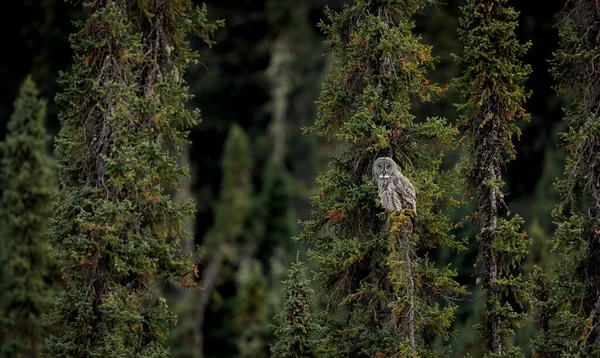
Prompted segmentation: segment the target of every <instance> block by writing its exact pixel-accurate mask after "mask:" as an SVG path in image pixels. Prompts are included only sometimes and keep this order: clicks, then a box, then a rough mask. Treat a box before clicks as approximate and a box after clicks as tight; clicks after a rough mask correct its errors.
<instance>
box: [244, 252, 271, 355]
mask: <svg viewBox="0 0 600 358" xmlns="http://www.w3.org/2000/svg"><path fill="white" fill-rule="evenodd" d="M237 274H238V277H237V279H238V282H237V283H238V294H237V297H236V298H237V300H238V301H239V304H238V310H237V314H236V320H237V322H236V323H237V326H238V327H240V331H241V332H240V336H239V338H238V356H239V357H240V358H267V357H269V350H268V345H267V344H266V341H265V338H267V334H268V330H269V327H268V326H267V325H266V324H265V322H267V317H266V313H267V308H268V305H267V303H268V302H267V299H268V296H267V295H268V289H269V286H268V284H269V282H268V280H267V277H266V276H265V274H264V273H263V269H262V266H261V264H260V262H259V261H258V260H256V259H254V258H249V257H247V258H245V259H243V260H242V262H241V263H240V267H239V269H238V272H237Z"/></svg>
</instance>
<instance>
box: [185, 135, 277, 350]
mask: <svg viewBox="0 0 600 358" xmlns="http://www.w3.org/2000/svg"><path fill="white" fill-rule="evenodd" d="M250 148H251V147H250V141H249V139H248V136H247V134H246V132H245V131H244V130H243V129H242V128H241V127H240V126H238V125H236V124H234V125H232V126H231V128H230V129H229V134H228V136H227V139H226V140H225V145H224V150H223V157H222V160H221V168H222V173H223V176H222V179H221V190H220V194H219V201H218V202H217V204H216V205H215V218H214V223H213V226H212V227H211V228H210V229H209V230H208V232H207V233H206V235H205V238H204V245H205V246H206V257H205V258H204V259H203V261H205V262H206V266H205V267H204V269H203V270H202V282H201V285H202V292H201V295H200V300H199V303H198V308H197V309H198V310H199V315H198V321H197V323H196V324H198V325H200V326H203V332H204V337H203V338H202V339H203V340H204V341H207V342H215V341H217V342H226V343H227V346H228V350H229V351H233V352H237V346H236V345H237V344H238V343H239V339H238V338H239V336H240V335H241V334H242V332H243V330H244V329H246V328H247V327H246V326H244V325H242V322H238V321H237V320H236V319H234V317H238V315H239V314H242V313H241V311H240V310H242V309H243V308H242V307H243V306H244V304H245V302H242V301H240V300H239V299H238V297H237V295H239V294H241V293H242V291H243V290H244V288H245V286H244V284H240V279H239V277H236V276H238V275H239V274H241V273H239V272H238V270H240V265H241V264H242V262H243V260H244V259H247V256H248V252H247V251H249V248H248V246H250V245H251V244H252V240H251V238H252V234H253V231H254V229H253V228H252V225H253V221H252V220H251V218H252V208H253V203H254V193H253V188H252V173H253V169H254V165H253V160H252V155H251V150H250ZM238 256H239V257H240V258H238ZM236 280H237V281H238V282H236ZM241 281H244V280H241ZM236 283H237V285H236ZM219 286H220V287H219ZM232 286H233V287H232ZM229 290H233V293H232V292H230V291H229ZM245 296H246V298H252V297H253V296H252V295H250V294H246V295H245ZM209 302H210V303H212V304H211V305H210V307H209ZM254 303H256V302H254ZM248 304H249V303H248ZM260 309H262V307H260ZM213 310H216V311H217V314H218V315H219V316H221V317H223V320H222V322H219V323H216V322H210V321H208V320H206V318H205V317H206V316H207V315H208V314H209V313H210V312H209V311H213ZM246 313H247V312H243V314H246ZM253 318H256V317H255V316H254V317H253ZM209 324H210V326H209ZM209 327H213V328H212V329H211V328H209ZM214 327H218V329H216V328H214ZM211 345H214V343H213V344H211ZM264 346H265V348H264V349H265V350H266V344H265V345H264ZM208 348H209V347H208V345H206V346H204V347H202V348H201V350H202V354H205V355H206V356H210V352H209V351H208ZM221 352H223V351H221ZM221 354H223V353H221Z"/></svg>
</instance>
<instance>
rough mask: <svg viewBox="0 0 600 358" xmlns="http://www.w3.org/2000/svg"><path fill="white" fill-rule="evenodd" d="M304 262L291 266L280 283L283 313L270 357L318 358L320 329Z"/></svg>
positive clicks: (278, 316) (279, 316)
mask: <svg viewBox="0 0 600 358" xmlns="http://www.w3.org/2000/svg"><path fill="white" fill-rule="evenodd" d="M304 271H305V267H304V263H303V262H301V261H297V260H296V262H295V263H292V267H291V269H290V270H289V271H288V277H287V279H286V280H285V281H283V292H284V304H283V311H281V313H279V314H278V315H277V316H276V318H277V319H278V320H280V322H281V323H280V325H279V326H278V327H277V328H276V329H275V336H276V337H277V343H275V345H273V346H271V357H273V358H311V357H315V358H316V357H321V356H322V355H321V354H319V353H320V352H321V351H322V350H321V347H320V339H319V337H317V336H316V334H318V333H319V330H320V329H319V327H318V326H317V324H316V323H315V321H314V319H313V317H312V314H311V311H310V301H311V296H312V295H313V290H312V289H311V288H310V283H309V281H308V280H307V279H306V278H305V276H304Z"/></svg>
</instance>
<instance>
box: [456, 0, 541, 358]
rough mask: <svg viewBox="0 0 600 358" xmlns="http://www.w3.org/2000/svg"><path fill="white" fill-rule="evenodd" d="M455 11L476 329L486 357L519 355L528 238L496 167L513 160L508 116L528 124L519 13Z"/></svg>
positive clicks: (473, 2)
mask: <svg viewBox="0 0 600 358" xmlns="http://www.w3.org/2000/svg"><path fill="white" fill-rule="evenodd" d="M462 12H463V16H462V18H461V19H460V29H459V37H460V40H461V42H462V44H463V47H464V49H463V54H462V56H461V57H460V58H458V62H459V64H460V65H461V66H462V67H463V70H464V72H463V76H462V77H460V78H458V79H457V80H456V81H455V84H456V85H457V87H458V89H459V90H460V91H461V92H462V96H463V98H464V99H465V100H466V101H465V103H464V104H460V105H457V108H458V111H459V113H460V115H461V117H460V119H461V122H462V125H463V126H464V127H465V128H466V132H467V136H468V138H469V141H468V151H469V155H468V158H467V162H466V170H465V174H466V177H467V181H468V183H467V184H468V191H469V192H470V193H471V194H472V195H473V196H474V197H475V201H476V204H477V211H476V212H475V213H474V214H473V216H472V217H473V219H474V221H475V222H476V224H477V226H478V234H477V240H478V241H479V252H478V255H477V275H478V282H479V285H480V288H481V291H482V293H483V295H484V297H485V308H484V311H483V316H482V317H481V318H480V322H481V323H480V324H478V325H476V328H477V330H478V332H479V336H480V338H481V339H482V340H483V343H484V351H485V354H486V356H490V357H491V356H493V357H498V356H503V357H504V356H510V357H512V356H521V355H522V354H521V353H520V350H519V348H518V347H514V346H513V345H512V344H511V342H510V338H511V335H512V334H513V330H514V328H516V327H519V325H520V321H521V320H523V319H524V316H525V315H524V313H520V312H518V310H515V309H513V305H514V304H515V302H514V301H515V300H516V304H519V303H521V301H522V300H523V299H524V297H525V283H524V281H523V280H522V278H521V275H520V267H519V266H520V262H521V261H522V260H523V258H524V257H525V256H526V255H527V250H528V244H529V240H528V239H527V236H526V234H525V233H524V232H522V231H521V226H522V225H523V219H521V218H520V217H519V216H518V215H514V216H512V218H511V217H510V216H509V212H508V208H507V207H506V204H505V202H504V193H503V192H502V190H503V181H502V170H503V168H504V162H505V161H507V160H511V159H514V158H515V155H516V153H515V149H514V146H513V143H512V139H513V136H514V134H515V133H516V134H517V136H518V135H519V134H520V130H519V128H518V127H517V125H516V123H515V119H517V118H522V119H524V120H528V119H529V115H528V114H526V113H525V110H524V109H523V103H524V102H525V100H526V99H527V97H528V96H529V94H528V93H527V92H525V90H524V88H523V84H524V82H525V80H526V79H527V76H528V74H529V73H530V72H531V69H530V67H529V66H528V65H524V64H523V62H522V61H521V60H520V57H522V56H523V55H524V54H525V52H526V51H527V49H528V48H529V44H528V43H527V44H520V43H519V42H518V41H517V39H516V37H515V27H516V26H517V18H518V13H517V12H515V11H514V9H513V8H511V7H507V6H506V0H489V1H478V0H470V1H468V2H467V4H466V5H465V6H463V7H462Z"/></svg>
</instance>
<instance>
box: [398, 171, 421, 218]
mask: <svg viewBox="0 0 600 358" xmlns="http://www.w3.org/2000/svg"><path fill="white" fill-rule="evenodd" d="M394 182H395V185H394V187H395V188H396V191H397V192H398V194H399V195H400V198H401V199H402V207H403V208H405V209H412V210H414V211H415V214H416V213H417V192H416V191H415V187H414V186H413V185H412V183H411V182H410V180H408V178H407V177H405V176H404V175H402V174H400V173H398V176H397V177H396V179H395V180H394Z"/></svg>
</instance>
